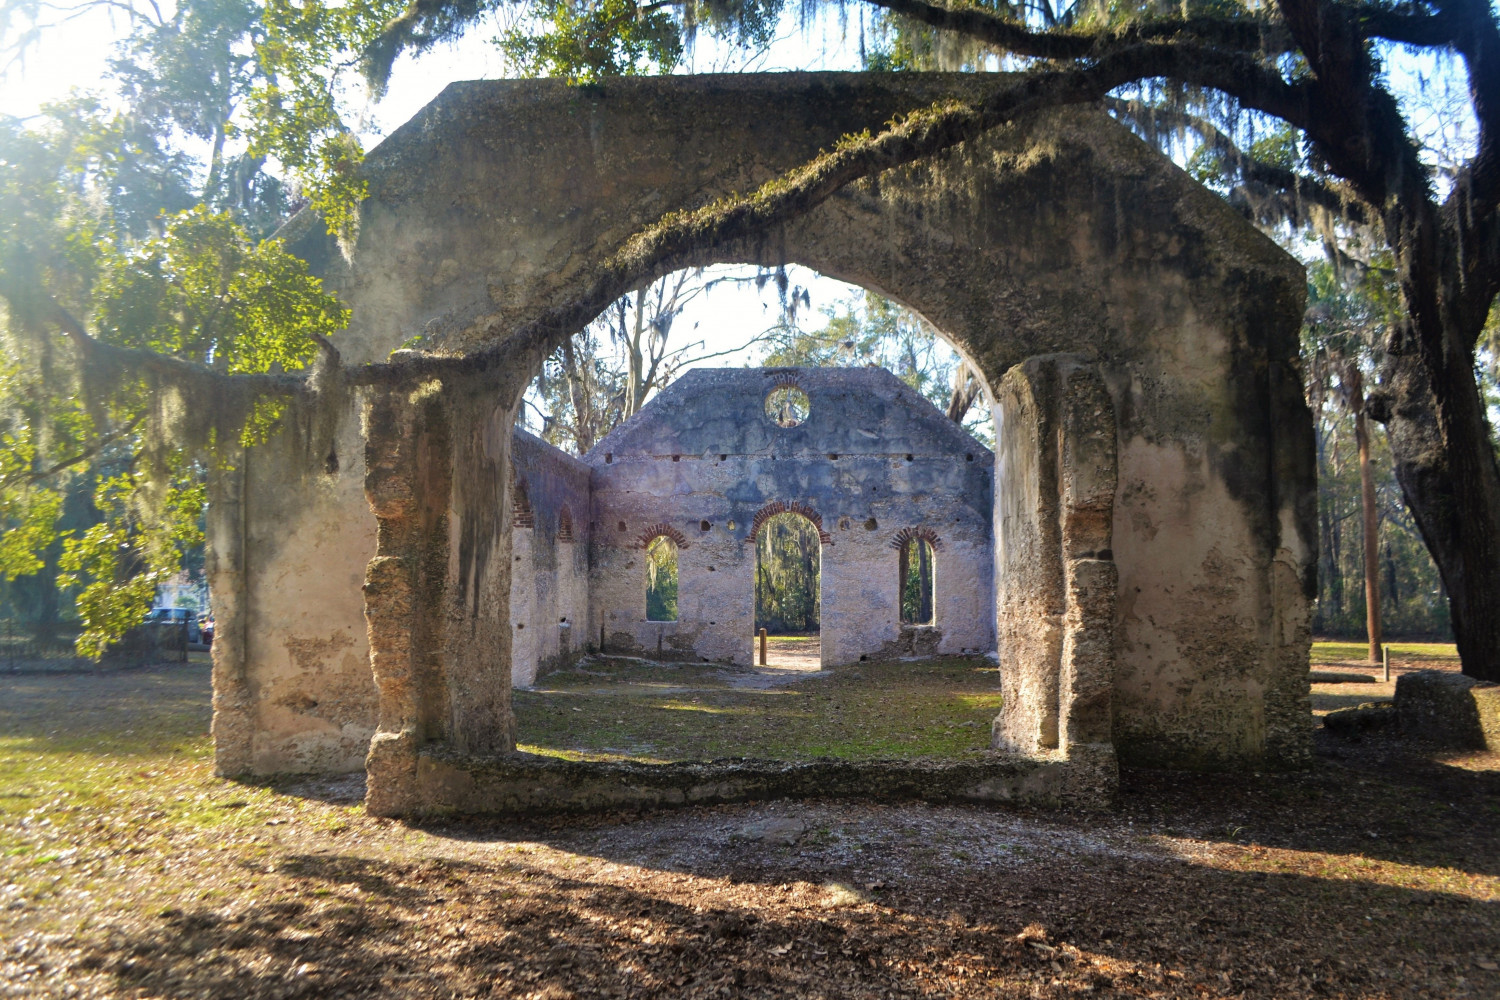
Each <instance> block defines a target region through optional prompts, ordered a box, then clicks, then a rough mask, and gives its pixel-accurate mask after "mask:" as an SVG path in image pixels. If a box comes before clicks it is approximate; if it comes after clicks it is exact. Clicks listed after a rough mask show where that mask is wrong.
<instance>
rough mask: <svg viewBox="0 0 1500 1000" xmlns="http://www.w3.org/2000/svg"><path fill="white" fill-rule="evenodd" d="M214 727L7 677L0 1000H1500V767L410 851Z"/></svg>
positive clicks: (1414, 756)
mask: <svg viewBox="0 0 1500 1000" xmlns="http://www.w3.org/2000/svg"><path fill="white" fill-rule="evenodd" d="M207 723H208V678H207V669H206V667H205V666H203V665H201V664H189V665H187V666H175V667H162V668H155V669H149V670H137V671H129V672H121V673H116V674H105V675H61V676H46V677H39V676H16V677H0V996H3V997H12V996H16V997H19V996H27V997H30V996H46V997H106V996H108V997H116V996H117V997H132V998H146V997H152V998H187V997H257V998H259V997H268V998H275V997H289V998H290V997H365V996H380V997H387V996H389V997H434V998H436V997H442V998H450V997H506V998H512V997H514V998H546V1000H566V998H570V997H571V998H580V1000H582V998H593V997H641V998H645V997H691V998H699V997H744V998H751V997H756V998H759V997H797V998H819V997H821V998H843V997H850V998H918V997H921V998H931V997H966V998H967V997H986V998H988V997H1003V998H1011V997H1016V998H1022V997H1026V998H1029V997H1069V998H1083V997H1173V998H1179V997H1180V998H1189V997H1191V998H1203V997H1212V998H1231V997H1236V998H1237V997H1247V998H1262V997H1263V998H1278V1000H1279V998H1300V997H1347V998H1355V997H1358V998H1385V997H1391V998H1397V997H1402V998H1404V997H1433V998H1439V997H1441V998H1449V997H1453V998H1457V997H1474V998H1494V997H1497V996H1500V832H1497V831H1500V761H1497V759H1496V756H1495V755H1489V754H1453V753H1440V752H1437V751H1435V750H1433V749H1431V748H1427V747H1423V746H1419V745H1415V744H1412V743H1409V742H1406V741H1403V740H1401V739H1399V738H1395V737H1379V738H1366V739H1364V740H1362V741H1360V742H1345V741H1340V740H1335V739H1332V738H1329V737H1327V736H1325V735H1323V734H1322V733H1321V732H1320V733H1319V736H1318V741H1317V746H1318V755H1317V759H1316V762H1315V765H1314V767H1313V768H1312V769H1311V770H1309V771H1307V772H1305V773H1299V774H1292V775H1274V774H1254V775H1239V776H1235V777H1233V778H1226V777H1225V776H1222V775H1218V776H1204V775H1187V774H1178V773H1166V772H1142V771H1134V772H1132V771H1127V772H1126V773H1125V774H1124V788H1123V790H1122V794H1121V800H1120V803H1119V808H1118V809H1117V810H1116V811H1114V812H1110V813H1105V814H1094V815H1088V814H1068V813H1040V812H1030V811H996V810H987V809H979V808H957V807H943V808H934V807H926V806H922V805H914V804H895V805H890V804H886V805H881V804H873V803H860V802H817V801H815V802H779V803H766V804H751V805H744V806H734V807H720V808H704V809H686V810H681V811H676V812H659V813H653V814H648V815H645V816H611V817H600V818H597V819H592V820H588V821H577V820H570V821H567V822H565V823H564V822H559V823H530V824H527V825H509V824H502V823H494V822H449V823H442V824H435V825H427V826H415V825H407V824H402V823H397V822H390V821H384V820H378V819H374V818H371V817H368V816H366V815H365V814H364V812H363V810H362V808H361V807H360V806H359V804H358V802H359V798H360V795H361V793H362V786H361V782H360V779H358V778H346V779H338V780H320V781H307V780H299V779H295V778H289V779H286V780H283V781H274V782H265V783H253V784H247V783H236V782H230V781H223V780H219V779H215V778H213V777H212V775H211V773H210V752H209V742H208V738H207V735H206V729H207Z"/></svg>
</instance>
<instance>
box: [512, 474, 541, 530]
mask: <svg viewBox="0 0 1500 1000" xmlns="http://www.w3.org/2000/svg"><path fill="white" fill-rule="evenodd" d="M510 481H511V487H510V523H511V525H512V526H513V527H516V528H534V527H536V514H535V513H533V512H532V510H531V496H530V494H529V493H528V492H527V486H526V477H525V476H522V475H520V474H518V473H517V472H516V470H515V467H514V466H512V467H511V470H510Z"/></svg>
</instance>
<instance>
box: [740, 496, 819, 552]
mask: <svg viewBox="0 0 1500 1000" xmlns="http://www.w3.org/2000/svg"><path fill="white" fill-rule="evenodd" d="M777 514H801V515H802V516H803V517H805V518H807V519H808V520H809V521H811V522H812V523H813V527H815V528H817V529H818V539H819V540H820V541H821V542H822V543H823V544H824V545H832V544H833V536H832V535H830V534H829V533H828V532H826V531H824V530H823V515H822V514H819V513H818V512H817V511H816V510H814V509H813V508H811V507H809V506H808V505H807V504H805V503H800V502H798V501H796V500H793V501H792V502H791V503H787V502H786V501H785V500H773V501H771V502H770V503H768V504H766V505H765V506H764V507H762V508H761V509H760V510H758V511H756V512H755V520H754V521H752V522H751V524H750V541H752V542H753V541H755V539H756V538H757V537H759V535H760V529H761V528H763V527H765V524H766V522H767V521H769V520H770V519H771V518H773V517H775V516H776V515H777Z"/></svg>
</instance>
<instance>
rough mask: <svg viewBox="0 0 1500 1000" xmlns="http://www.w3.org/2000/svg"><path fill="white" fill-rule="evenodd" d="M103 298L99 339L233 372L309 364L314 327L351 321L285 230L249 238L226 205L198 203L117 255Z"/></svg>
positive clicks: (329, 330)
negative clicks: (283, 235) (280, 236)
mask: <svg viewBox="0 0 1500 1000" xmlns="http://www.w3.org/2000/svg"><path fill="white" fill-rule="evenodd" d="M96 301H97V305H96V309H95V321H96V326H97V330H98V334H97V335H98V337H99V339H101V340H105V341H107V342H109V343H112V344H117V345H119V346H121V347H138V348H145V349H147V350H151V351H155V352H157V353H160V354H171V355H175V356H177V357H184V358H189V359H192V360H195V361H203V362H205V363H208V364H211V365H212V366H213V367H215V368H217V369H220V370H222V371H225V372H228V373H230V374H242V373H255V372H268V371H278V370H279V371H293V370H296V369H299V368H302V367H304V366H305V365H306V364H307V363H308V362H309V361H310V360H311V359H312V357H313V356H314V354H316V350H317V348H316V343H315V337H318V336H323V337H327V336H331V335H333V334H335V333H337V332H338V331H339V330H341V329H343V328H344V326H345V325H347V323H348V310H347V309H345V308H344V307H343V306H342V305H340V304H339V303H338V301H337V300H336V299H334V298H333V297H332V296H330V295H327V294H326V293H324V292H323V290H322V283H321V282H320V281H319V280H318V279H317V278H315V277H313V276H312V275H310V274H308V272H307V265H306V264H305V263H303V262H302V261H301V260H299V259H298V258H296V257H293V256H292V255H291V254H289V253H287V252H286V249H285V248H284V247H283V246H282V244H281V242H280V241H279V240H264V241H262V242H260V243H258V244H257V243H252V242H251V241H250V240H249V238H248V237H247V235H246V234H245V232H244V230H243V229H241V228H240V227H239V226H238V225H237V224H236V223H235V222H234V221H233V220H232V219H231V218H230V217H229V216H228V214H226V213H211V212H209V211H208V210H206V209H204V208H201V207H200V208H196V209H193V210H192V211H189V212H184V213H182V214H181V215H178V216H176V217H175V218H173V219H172V220H171V221H170V222H169V223H168V225H167V231H166V233H165V235H163V236H162V237H160V238H159V239H152V240H147V241H145V242H143V243H142V244H140V245H139V247H138V248H135V249H134V250H133V251H132V252H130V253H126V254H119V255H115V256H113V257H111V259H110V260H109V261H108V263H107V266H106V267H105V269H104V275H103V277H102V279H101V281H100V284H99V289H98V295H97V300H96Z"/></svg>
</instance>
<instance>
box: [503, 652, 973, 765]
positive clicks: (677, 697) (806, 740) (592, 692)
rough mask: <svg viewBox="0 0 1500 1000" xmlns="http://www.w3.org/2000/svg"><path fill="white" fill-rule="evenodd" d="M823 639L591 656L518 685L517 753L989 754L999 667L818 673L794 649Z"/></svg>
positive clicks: (951, 664)
mask: <svg viewBox="0 0 1500 1000" xmlns="http://www.w3.org/2000/svg"><path fill="white" fill-rule="evenodd" d="M816 642H817V640H816V638H813V639H811V640H807V639H803V640H782V641H781V643H780V645H781V647H782V650H777V649H774V648H773V649H772V650H770V651H768V652H769V653H770V655H768V656H767V661H768V664H769V665H768V666H766V667H756V668H750V667H719V666H714V665H709V664H660V663H649V662H646V661H642V660H631V659H623V658H600V657H590V658H588V659H585V660H583V661H581V662H580V663H579V664H578V665H577V666H576V667H574V668H571V669H568V670H560V671H556V672H554V673H550V674H546V675H544V676H542V677H540V678H538V680H537V682H536V685H535V686H534V687H533V688H532V690H529V691H517V692H515V695H514V702H513V706H514V709H515V713H516V725H517V729H518V732H519V734H520V735H519V740H518V742H519V745H520V748H521V749H523V750H527V751H529V752H531V753H539V754H548V755H554V756H559V757H565V758H569V759H574V760H638V761H645V762H652V763H665V762H669V761H684V760H714V759H718V758H724V757H755V758H762V759H768V760H807V759H811V758H815V757H835V758H839V759H841V760H882V759H898V760H906V759H914V758H937V759H956V760H962V759H966V758H970V757H973V756H975V755H978V754H982V753H984V752H985V751H986V750H987V749H989V746H990V722H991V720H992V719H994V717H995V715H996V714H997V713H998V712H999V711H1000V692H999V684H1000V674H999V671H998V670H997V669H996V667H995V665H994V664H993V663H991V662H989V661H988V660H984V659H980V658H970V657H945V658H939V659H932V660H914V661H897V662H888V663H861V664H859V665H857V666H849V667H839V668H834V669H831V670H819V669H818V668H817V665H816V663H815V662H812V663H809V662H807V661H806V660H805V658H804V659H798V658H797V656H796V652H795V651H796V650H797V647H798V646H806V645H809V644H810V643H816ZM773 645H774V644H773ZM778 653H779V654H780V655H778Z"/></svg>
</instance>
